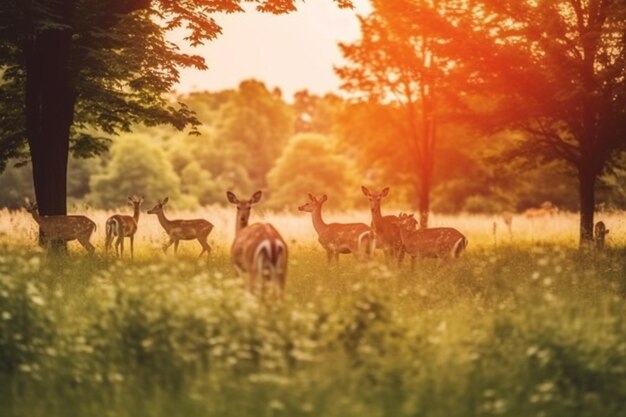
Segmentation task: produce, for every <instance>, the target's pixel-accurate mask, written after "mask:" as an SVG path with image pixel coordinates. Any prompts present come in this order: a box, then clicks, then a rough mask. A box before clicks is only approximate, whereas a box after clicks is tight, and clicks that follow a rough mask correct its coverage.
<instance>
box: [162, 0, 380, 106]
mask: <svg viewBox="0 0 626 417" xmlns="http://www.w3.org/2000/svg"><path fill="white" fill-rule="evenodd" d="M353 4H354V6H355V7H354V9H352V10H350V9H339V8H338V7H337V6H336V4H335V2H333V1H332V0H308V1H307V2H306V3H302V2H298V11H297V12H294V13H291V14H288V15H278V16H276V15H271V14H265V13H258V12H255V11H254V10H253V9H249V11H248V12H246V13H236V14H231V15H226V14H221V15H216V17H215V20H216V21H217V22H218V24H219V25H220V26H222V35H220V36H219V37H218V38H217V40H215V41H212V42H207V43H206V44H205V45H202V46H199V47H196V48H192V47H190V46H188V44H186V42H185V41H183V40H182V38H183V37H184V32H183V31H176V32H174V33H172V34H171V36H170V40H172V41H174V42H175V43H176V44H178V45H179V46H180V47H181V49H182V51H184V52H186V53H193V54H197V55H200V56H202V57H204V59H205V60H206V63H207V65H208V67H209V69H208V70H206V71H198V70H193V69H185V70H182V71H181V77H180V78H181V79H180V83H179V84H178V85H177V86H176V90H177V91H178V92H180V93H188V92H191V91H204V90H208V91H215V90H223V89H228V88H236V87H237V85H238V84H239V83H240V82H241V81H242V80H245V79H250V78H255V79H257V80H259V81H263V82H265V84H266V85H267V87H268V88H270V89H273V88H274V87H279V88H280V89H281V90H282V92H283V97H285V98H286V99H287V100H289V99H290V98H291V97H293V93H295V92H296V91H298V90H302V89H305V88H306V89H308V90H309V91H310V92H313V93H317V94H324V93H327V92H335V93H340V89H339V85H340V80H339V79H338V78H337V76H336V75H335V73H334V71H333V66H336V65H341V63H342V62H344V61H343V59H342V56H341V52H340V51H339V48H338V47H337V43H338V42H352V41H355V40H357V39H358V38H359V34H360V30H359V24H358V20H357V17H356V16H357V14H361V15H364V14H367V13H368V11H369V10H370V6H369V2H368V0H353Z"/></svg>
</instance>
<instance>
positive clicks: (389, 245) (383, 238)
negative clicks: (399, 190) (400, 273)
mask: <svg viewBox="0 0 626 417" xmlns="http://www.w3.org/2000/svg"><path fill="white" fill-rule="evenodd" d="M361 191H363V194H364V195H365V196H366V197H367V198H368V200H369V202H370V209H371V211H372V231H373V232H374V236H375V239H376V246H377V247H381V248H382V249H383V252H384V253H385V259H387V260H388V261H389V260H390V259H397V260H398V265H400V264H401V263H402V260H403V259H404V250H403V248H402V238H401V237H400V230H399V228H398V225H397V221H398V216H383V215H382V214H381V212H380V200H381V199H383V198H384V197H386V196H387V195H388V194H389V187H385V188H383V190H382V191H381V192H378V193H377V192H370V191H369V190H368V189H367V188H365V187H363V186H361Z"/></svg>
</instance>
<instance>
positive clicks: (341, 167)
mask: <svg viewBox="0 0 626 417" xmlns="http://www.w3.org/2000/svg"><path fill="white" fill-rule="evenodd" d="M356 178H357V176H356V171H355V168H354V164H353V162H352V161H351V160H350V159H349V158H347V157H346V156H345V155H342V154H341V153H338V152H337V149H336V146H335V143H334V141H333V140H332V139H330V138H329V137H327V136H324V135H320V134H315V133H301V134H298V135H295V136H293V137H292V138H291V139H290V140H289V144H288V145H287V146H286V147H285V149H284V151H283V154H282V155H281V156H280V158H279V159H278V161H277V162H276V165H275V166H274V168H272V170H271V171H270V172H269V174H268V176H267V179H268V185H269V188H270V190H272V193H271V194H270V198H269V200H268V204H270V205H272V206H274V207H277V208H284V207H292V208H295V205H296V204H297V203H298V202H300V203H302V202H303V201H305V198H306V195H307V194H308V193H312V194H315V195H320V194H328V197H329V199H328V205H329V207H331V208H332V207H334V208H349V207H353V206H354V198H359V197H360V196H359V194H358V193H357V192H356V191H355V190H358V183H357V182H356ZM350 196H353V197H354V198H353V197H350Z"/></svg>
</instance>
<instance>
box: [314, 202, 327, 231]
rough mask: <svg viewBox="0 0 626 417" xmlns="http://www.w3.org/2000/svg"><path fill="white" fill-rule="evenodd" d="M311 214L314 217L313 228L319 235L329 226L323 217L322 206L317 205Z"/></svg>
mask: <svg viewBox="0 0 626 417" xmlns="http://www.w3.org/2000/svg"><path fill="white" fill-rule="evenodd" d="M311 214H312V218H313V228H314V229H315V231H316V232H317V234H318V235H319V234H321V233H323V232H324V231H325V230H326V228H327V227H328V225H327V224H326V223H324V219H322V207H315V210H313V213H311Z"/></svg>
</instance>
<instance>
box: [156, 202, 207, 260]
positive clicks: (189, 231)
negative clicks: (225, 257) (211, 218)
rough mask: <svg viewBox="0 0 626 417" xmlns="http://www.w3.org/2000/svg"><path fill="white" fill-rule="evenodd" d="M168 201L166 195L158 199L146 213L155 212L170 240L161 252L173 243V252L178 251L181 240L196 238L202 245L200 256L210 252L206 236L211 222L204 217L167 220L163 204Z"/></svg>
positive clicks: (165, 250) (165, 251)
mask: <svg viewBox="0 0 626 417" xmlns="http://www.w3.org/2000/svg"><path fill="white" fill-rule="evenodd" d="M168 201H169V198H168V197H165V198H164V199H163V200H161V201H159V202H158V203H157V204H156V206H154V207H152V208H151V209H150V210H148V214H156V215H157V217H158V219H159V223H161V226H162V227H163V229H165V232H166V233H167V235H168V236H169V238H170V240H169V242H167V243H166V244H165V245H163V252H164V253H167V249H168V248H169V247H170V246H172V243H173V244H174V254H176V253H178V243H179V242H180V241H181V240H193V239H198V242H199V243H200V245H201V246H202V252H200V256H202V254H203V253H204V252H206V253H207V256H208V255H210V254H211V246H209V244H208V242H207V237H208V236H209V233H211V230H213V224H212V223H211V222H208V221H206V220H204V219H193V220H169V219H168V218H167V217H165V213H163V206H165V205H166V204H167V202H168Z"/></svg>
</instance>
